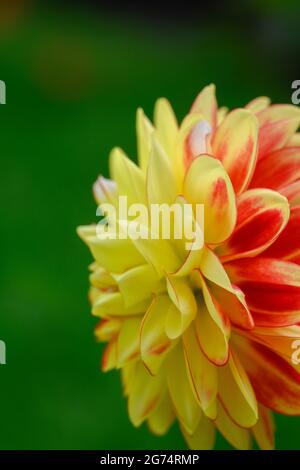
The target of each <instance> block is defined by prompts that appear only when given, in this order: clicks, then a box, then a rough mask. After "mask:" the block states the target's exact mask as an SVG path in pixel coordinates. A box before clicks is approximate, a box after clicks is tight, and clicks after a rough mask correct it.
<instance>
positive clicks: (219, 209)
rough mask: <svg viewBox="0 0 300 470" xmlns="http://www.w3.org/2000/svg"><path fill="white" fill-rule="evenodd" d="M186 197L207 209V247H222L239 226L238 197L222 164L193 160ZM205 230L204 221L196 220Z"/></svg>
mask: <svg viewBox="0 0 300 470" xmlns="http://www.w3.org/2000/svg"><path fill="white" fill-rule="evenodd" d="M183 191H184V196H185V198H186V199H187V201H188V202H190V203H191V204H193V206H194V210H195V213H196V204H203V205H204V222H205V227H204V238H205V242H206V243H221V242H222V241H224V240H226V239H227V238H228V237H229V236H230V235H231V233H232V231H233V229H234V226H235V223H236V206H235V195H234V191H233V187H232V184H231V182H230V179H229V177H228V175H227V173H226V172H225V170H224V168H223V166H222V164H221V163H220V162H219V161H218V160H216V159H215V158H212V157H210V156H204V155H202V156H200V157H198V158H196V159H195V160H193V162H192V163H191V165H190V167H189V170H188V172H187V175H186V177H185V180H184V189H183ZM196 220H197V222H198V223H199V225H200V226H201V220H200V221H199V219H198V218H197V216H196Z"/></svg>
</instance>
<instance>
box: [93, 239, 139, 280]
mask: <svg viewBox="0 0 300 470" xmlns="http://www.w3.org/2000/svg"><path fill="white" fill-rule="evenodd" d="M86 242H87V244H88V246H89V248H90V250H91V252H92V255H93V256H94V258H95V260H96V261H97V262H98V264H99V265H100V266H102V267H103V268H104V269H105V270H106V271H109V272H113V273H121V272H124V271H126V270H127V269H129V268H133V267H134V266H138V265H140V264H145V258H144V257H143V256H142V255H141V253H140V252H139V251H138V250H137V249H136V247H135V246H134V244H133V243H132V241H131V240H130V239H128V238H127V239H124V240H123V239H120V238H116V239H109V238H105V237H99V236H98V237H89V238H87V239H86Z"/></svg>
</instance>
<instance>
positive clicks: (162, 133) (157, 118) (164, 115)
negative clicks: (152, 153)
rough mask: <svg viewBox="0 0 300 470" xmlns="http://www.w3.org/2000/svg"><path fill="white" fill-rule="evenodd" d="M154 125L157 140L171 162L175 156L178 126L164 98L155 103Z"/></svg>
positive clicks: (170, 107)
mask: <svg viewBox="0 0 300 470" xmlns="http://www.w3.org/2000/svg"><path fill="white" fill-rule="evenodd" d="M154 125H155V127H156V131H157V136H158V139H159V141H160V143H161V144H162V146H163V148H164V150H165V152H166V154H167V155H168V157H169V158H170V161H171V162H172V161H173V158H174V154H175V142H176V138H177V133H178V124H177V119H176V116H175V113H174V111H173V109H172V106H171V105H170V103H169V101H168V100H166V99H165V98H160V99H159V100H157V101H156V103H155V108H154Z"/></svg>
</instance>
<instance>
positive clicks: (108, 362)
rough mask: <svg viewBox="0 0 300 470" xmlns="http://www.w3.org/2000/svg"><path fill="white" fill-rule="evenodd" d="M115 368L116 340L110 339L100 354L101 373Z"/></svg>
mask: <svg viewBox="0 0 300 470" xmlns="http://www.w3.org/2000/svg"><path fill="white" fill-rule="evenodd" d="M116 367H117V340H116V338H114V339H112V340H111V341H110V342H109V343H108V345H107V346H106V348H105V349H104V351H103V354H102V361H101V368H102V371H103V372H108V371H110V370H112V369H115V368H116Z"/></svg>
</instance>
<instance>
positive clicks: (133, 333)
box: [117, 317, 142, 368]
mask: <svg viewBox="0 0 300 470" xmlns="http://www.w3.org/2000/svg"><path fill="white" fill-rule="evenodd" d="M141 321H142V317H138V318H136V317H134V318H128V319H126V320H124V321H123V322H122V326H121V329H120V333H119V335H118V340H117V367H118V368H121V367H123V366H124V365H125V364H127V363H128V362H130V361H132V360H134V359H137V358H138V357H139V353H140V348H139V346H140V335H139V332H140V327H141Z"/></svg>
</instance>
